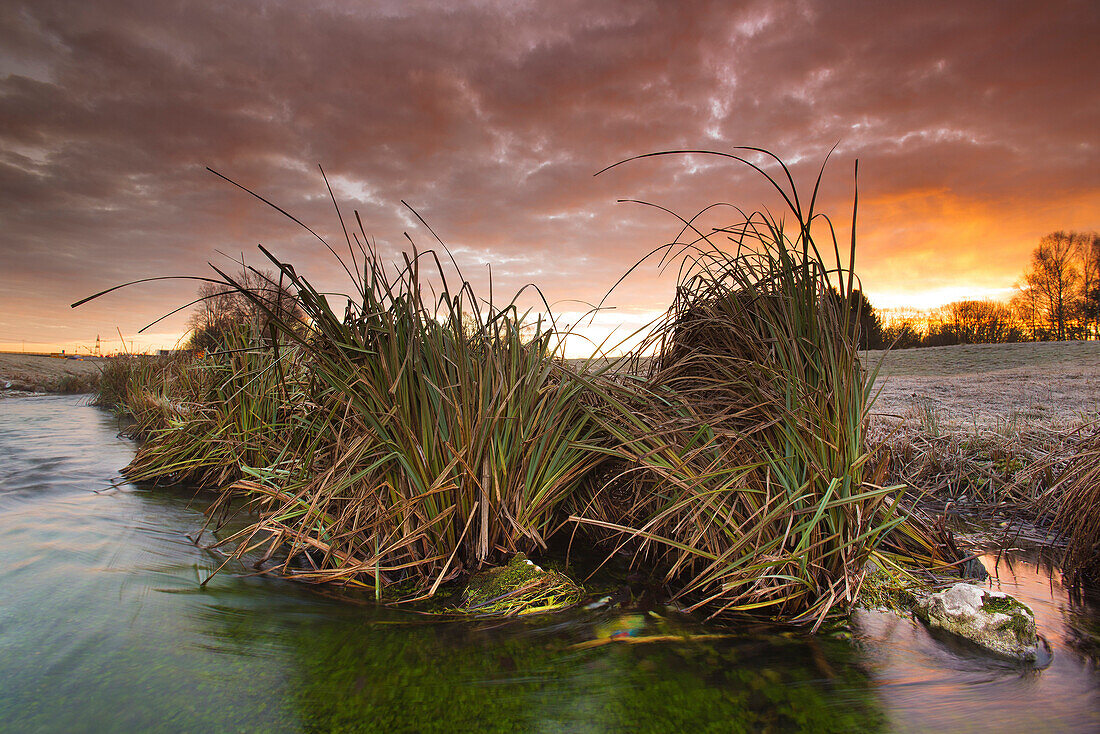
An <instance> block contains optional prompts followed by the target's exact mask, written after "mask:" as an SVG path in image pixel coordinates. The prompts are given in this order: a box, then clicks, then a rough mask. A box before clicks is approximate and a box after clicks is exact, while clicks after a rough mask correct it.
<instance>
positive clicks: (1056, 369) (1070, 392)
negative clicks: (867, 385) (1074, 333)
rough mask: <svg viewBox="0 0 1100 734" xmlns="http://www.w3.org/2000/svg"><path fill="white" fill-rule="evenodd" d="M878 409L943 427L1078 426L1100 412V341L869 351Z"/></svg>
mask: <svg viewBox="0 0 1100 734" xmlns="http://www.w3.org/2000/svg"><path fill="white" fill-rule="evenodd" d="M866 363H867V364H868V365H869V366H870V365H875V364H879V363H881V368H880V371H879V379H878V381H877V383H876V387H877V389H880V390H881V392H880V393H879V396H878V399H877V400H876V401H875V404H874V406H873V407H872V414H873V415H878V416H897V417H902V418H918V419H919V418H921V416H924V418H925V419H927V418H928V416H930V415H931V416H934V417H935V420H937V421H939V422H941V423H942V424H943V425H944V426H945V427H947V426H953V427H956V428H962V429H965V428H968V427H969V428H974V429H997V430H1006V429H1007V430H1012V429H1024V428H1031V427H1036V428H1039V427H1042V428H1056V429H1066V428H1076V427H1078V426H1080V425H1082V424H1085V423H1089V422H1093V421H1096V420H1097V419H1098V418H1100V342H1095V341H1093V342H1027V343H1022V344H963V345H958V346H950V347H930V348H923V349H905V350H898V351H893V352H889V353H884V352H881V351H872V352H867V353H866Z"/></svg>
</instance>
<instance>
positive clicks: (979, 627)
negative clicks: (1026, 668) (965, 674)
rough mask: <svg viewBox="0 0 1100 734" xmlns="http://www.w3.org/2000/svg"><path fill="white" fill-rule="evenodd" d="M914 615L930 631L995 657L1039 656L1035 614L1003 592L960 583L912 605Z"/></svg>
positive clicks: (1025, 657) (1026, 657)
mask: <svg viewBox="0 0 1100 734" xmlns="http://www.w3.org/2000/svg"><path fill="white" fill-rule="evenodd" d="M913 613H914V614H915V615H916V616H917V617H918V618H920V619H921V620H922V621H924V622H925V624H927V625H928V626H929V627H931V628H933V629H939V630H943V631H945V632H949V633H951V634H953V635H956V636H958V637H962V638H964V639H966V640H969V641H970V642H973V643H974V644H976V645H979V646H981V647H983V648H985V649H986V650H989V651H990V652H993V653H996V654H998V655H1001V656H1004V657H1008V658H1013V659H1016V660H1028V661H1033V660H1035V659H1036V658H1037V657H1038V652H1039V639H1038V635H1037V634H1036V630H1035V614H1034V613H1033V612H1032V611H1031V609H1029V608H1028V607H1027V605H1025V604H1022V603H1020V602H1018V601H1016V600H1015V599H1013V598H1012V597H1011V596H1008V595H1007V594H1005V593H1003V592H999V591H989V590H987V589H983V588H982V587H980V586H975V585H973V584H966V583H959V584H955V585H954V586H952V587H951V588H949V589H947V590H945V591H941V592H939V593H937V594H928V595H927V596H923V597H921V598H920V599H918V600H917V602H916V604H914V605H913Z"/></svg>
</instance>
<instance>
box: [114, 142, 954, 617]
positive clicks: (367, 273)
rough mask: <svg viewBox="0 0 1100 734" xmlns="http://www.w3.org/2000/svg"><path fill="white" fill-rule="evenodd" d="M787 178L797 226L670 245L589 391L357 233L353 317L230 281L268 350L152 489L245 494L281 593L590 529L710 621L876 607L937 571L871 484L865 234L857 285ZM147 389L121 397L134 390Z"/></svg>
mask: <svg viewBox="0 0 1100 734" xmlns="http://www.w3.org/2000/svg"><path fill="white" fill-rule="evenodd" d="M756 152H757V153H760V154H762V155H770V154H766V153H764V152H763V151H756ZM734 157H736V156H734ZM772 159H773V160H774V162H775V163H776V164H778V167H779V170H780V171H781V172H782V174H783V175H784V176H785V178H786V181H787V182H788V183H790V186H789V188H785V187H784V186H781V185H780V184H779V183H776V182H775V180H773V179H769V180H772V183H773V184H774V185H775V187H776V188H777V190H779V191H780V192H781V193H782V195H783V197H784V199H785V202H786V204H787V205H788V206H789V208H790V210H791V212H792V214H793V224H792V225H790V226H787V225H785V223H784V221H783V220H781V219H777V218H775V217H773V216H771V215H770V214H768V213H766V212H765V213H762V214H756V215H752V216H748V217H746V218H745V219H744V221H742V222H740V223H738V224H736V225H734V226H731V227H724V228H721V229H719V230H713V231H708V232H705V233H704V232H701V231H699V230H698V229H696V228H695V226H694V224H692V223H690V222H688V223H686V226H685V228H684V232H685V233H691V235H692V237H691V239H690V240H689V241H688V242H687V243H686V246H685V243H681V242H679V241H678V242H676V243H674V244H673V245H672V246H671V247H670V250H671V251H673V252H675V253H679V254H681V255H682V256H683V267H682V269H681V277H680V280H679V284H678V285H679V287H678V290H677V298H676V301H675V303H674V304H673V305H672V307H671V309H670V310H669V312H668V314H666V316H665V318H664V319H663V320H661V321H660V322H659V323H657V324H656V325H655V328H654V329H653V331H652V333H651V334H650V336H649V338H648V339H647V340H646V341H645V342H644V343H643V345H642V346H641V347H640V348H639V349H638V351H637V352H635V353H634V354H633V355H631V356H630V357H629V358H627V359H626V360H624V361H623V362H622V363H611V362H607V361H604V360H595V359H594V360H593V361H592V362H591V363H590V364H587V365H581V366H580V367H579V368H578V367H574V368H570V367H569V366H567V365H566V363H565V362H564V360H563V359H561V356H560V354H559V349H560V345H561V344H562V342H563V340H562V336H563V335H562V334H561V333H559V332H557V331H556V329H555V326H554V323H553V321H552V317H551V320H547V319H546V318H545V317H539V316H537V315H536V316H532V315H531V313H530V312H528V311H524V310H521V308H520V307H519V306H518V305H517V304H518V296H517V298H513V299H512V300H509V301H507V302H503V303H501V302H494V301H493V299H492V297H491V296H490V297H489V298H488V299H485V298H481V297H479V296H478V295H477V294H475V292H474V290H473V288H472V286H471V285H470V284H469V283H468V282H466V281H464V280H463V279H462V278H461V275H459V276H458V278H457V280H456V279H454V278H453V277H452V278H451V279H450V280H448V278H447V276H446V275H445V272H447V269H446V268H444V266H443V265H442V263H441V262H440V260H439V258H438V257H437V256H436V255H435V253H434V252H426V253H418V252H416V251H415V250H414V251H413V252H412V253H411V254H408V255H405V256H403V263H402V264H401V265H400V266H398V267H396V268H394V267H392V266H390V265H389V264H388V263H387V262H386V261H384V260H383V258H382V257H380V255H379V254H378V253H377V252H376V251H375V250H374V249H373V248H372V247H371V246H370V244H369V243H368V240H367V238H366V233H365V232H364V231H363V228H362V224H361V223H359V227H358V232H352V233H348V230H347V228H344V232H345V234H346V235H347V237H346V238H347V245H348V249H349V252H350V261H346V260H344V259H343V258H340V262H341V264H342V265H343V267H344V269H345V270H346V271H347V273H348V275H349V277H350V279H351V283H352V288H353V292H352V293H351V294H350V295H348V296H346V299H344V300H343V302H342V303H340V304H339V305H338V306H335V307H334V306H333V303H334V302H336V301H337V300H338V299H337V298H336V297H334V296H332V295H331V294H327V293H325V294H323V293H321V292H320V291H318V290H317V289H316V288H315V287H314V286H313V285H312V284H311V283H310V282H309V280H307V279H306V278H305V277H303V276H302V275H301V274H299V273H298V272H297V271H296V270H295V269H294V267H293V266H292V265H290V264H289V263H286V262H283V261H281V260H280V259H279V258H277V257H275V256H274V255H272V254H270V253H269V252H268V251H267V250H263V248H261V250H262V251H263V252H264V254H265V256H266V257H267V258H268V259H269V260H270V261H271V262H272V264H273V265H274V266H275V267H276V268H277V270H278V275H279V282H280V291H281V292H285V293H286V294H287V296H288V297H289V298H290V299H292V300H293V303H294V307H293V308H291V309H283V310H276V309H274V308H272V307H271V306H270V304H267V303H265V300H264V298H263V297H262V295H260V294H257V293H254V292H251V291H250V289H249V288H248V287H247V284H245V283H244V282H243V281H242V279H241V278H239V277H236V276H232V275H229V274H227V273H225V272H223V271H222V270H220V269H217V268H216V269H215V270H216V271H217V274H218V276H219V279H218V280H216V281H212V282H215V283H216V285H217V287H218V288H220V289H228V290H231V291H233V292H237V293H240V294H241V295H242V296H243V297H245V298H247V299H249V300H250V302H251V303H253V304H254V305H255V306H256V308H257V309H258V310H259V311H260V312H262V313H263V314H265V315H266V317H267V318H266V319H265V320H264V321H265V328H266V329H267V332H266V334H265V335H263V338H262V339H261V338H258V337H257V336H256V335H250V336H249V338H248V340H246V341H245V342H242V343H241V344H239V345H236V346H235V347H234V348H228V349H226V350H225V353H224V354H221V355H213V357H214V361H213V362H205V361H203V362H193V363H191V365H190V367H188V369H186V370H184V372H183V374H184V375H185V376H184V377H173V378H172V380H173V381H174V382H171V384H172V385H173V388H172V390H174V391H175V392H172V390H168V389H166V390H165V403H166V404H167V405H168V406H169V408H170V409H169V410H167V411H166V412H165V414H164V415H163V416H162V418H161V419H159V420H160V423H155V422H154V421H153V420H152V419H150V421H149V425H150V426H151V428H150V429H149V430H147V435H148V436H149V440H148V441H147V443H146V445H145V446H144V447H143V448H142V451H141V453H139V456H138V457H137V459H136V460H135V462H134V464H133V465H132V466H131V472H132V476H137V477H141V478H146V479H157V478H169V479H172V480H180V479H188V480H190V481H197V482H200V483H204V484H208V485H217V484H220V483H224V482H227V481H230V480H233V479H236V481H234V482H233V483H232V484H231V485H229V486H228V487H227V488H226V489H225V490H224V492H223V495H222V500H221V502H220V503H219V504H220V505H221V506H226V507H227V506H228V505H229V504H230V503H231V501H232V500H234V499H237V498H242V497H243V498H245V499H246V500H247V501H248V506H249V507H250V508H251V509H252V510H254V511H255V512H256V513H257V515H256V520H255V522H253V523H252V524H251V525H250V526H249V527H247V528H245V529H244V530H242V531H240V532H237V533H235V534H233V535H231V536H229V537H226V538H224V539H222V540H221V541H220V542H219V543H218V545H225V546H227V547H230V548H232V549H233V550H232V553H231V557H242V556H244V555H245V554H248V553H250V552H252V551H257V550H259V551H262V552H263V557H262V559H261V560H260V562H259V563H260V564H265V563H266V562H267V561H269V560H270V559H271V558H273V557H278V559H279V561H278V562H277V563H276V564H275V565H273V566H265V568H267V569H268V570H274V571H277V572H279V573H281V574H283V575H286V576H289V577H292V578H296V579H298V580H302V581H310V582H323V581H338V582H345V583H356V584H372V585H373V586H374V587H375V591H376V594H378V595H381V593H382V590H383V587H385V586H387V585H390V584H396V583H397V582H403V583H402V588H408V586H409V585H408V583H407V582H408V581H409V580H412V581H413V582H414V584H413V585H414V586H417V587H419V589H420V592H421V595H431V594H433V593H434V592H435V591H436V590H437V589H438V588H439V586H440V584H442V583H443V582H445V581H447V580H449V579H452V578H454V577H456V576H458V575H459V574H461V573H464V572H470V571H473V570H475V569H477V568H479V567H481V566H484V565H493V564H497V563H500V562H501V561H503V560H504V559H506V558H508V557H511V556H514V555H515V554H516V553H518V552H536V551H540V550H543V549H545V548H546V547H547V544H548V541H549V539H550V537H551V536H552V535H553V534H554V533H555V532H556V531H557V530H559V529H561V528H562V527H565V526H568V525H570V523H574V524H577V525H579V526H582V527H585V528H589V529H592V530H594V531H595V532H596V533H597V535H598V536H599V537H600V538H602V540H603V541H604V542H609V543H610V547H611V552H616V551H617V550H618V549H622V548H628V549H629V550H630V551H631V552H632V553H633V557H634V559H635V567H636V568H639V569H641V568H646V569H648V568H653V569H656V570H657V571H658V572H659V573H660V574H661V576H662V577H663V579H664V581H665V583H666V584H667V586H668V588H669V589H670V591H671V594H672V595H673V596H674V597H675V598H676V599H677V600H679V601H681V602H682V603H684V604H685V606H688V607H689V608H691V609H699V610H703V611H705V612H706V613H707V614H709V615H711V616H713V615H718V614H725V613H731V612H763V613H767V614H769V615H772V616H776V617H782V618H785V619H794V620H816V621H818V622H820V620H822V619H824V617H825V616H826V615H827V614H828V613H829V611H830V610H831V609H833V608H834V607H835V606H837V605H843V604H846V603H848V602H851V601H854V600H855V599H856V597H857V594H858V587H859V584H860V581H861V579H862V577H863V569H864V565H865V562H866V561H867V560H868V558H869V557H871V556H872V555H873V554H879V556H880V557H881V558H884V559H886V560H887V561H888V563H886V564H885V565H887V566H888V565H889V563H890V562H892V563H895V565H896V564H897V563H904V562H905V560H906V559H914V558H920V559H921V560H922V561H926V562H927V563H929V564H935V563H942V562H943V560H944V559H943V558H942V557H941V556H940V554H939V552H938V550H937V548H936V544H935V542H934V539H932V538H931V535H930V533H928V532H925V531H924V530H923V529H922V528H921V527H920V526H919V525H916V524H913V523H910V522H908V521H907V519H906V517H905V513H904V512H903V509H902V503H901V499H900V497H901V494H902V490H901V488H900V487H884V486H879V484H877V483H876V482H875V480H876V479H877V477H872V476H871V475H870V471H869V469H868V467H869V466H870V465H871V464H870V462H871V459H872V453H873V452H872V451H871V450H869V449H868V443H867V441H866V435H865V421H866V417H867V408H868V406H869V404H870V385H871V380H870V379H869V378H868V375H867V374H866V372H865V370H864V369H863V367H862V366H861V364H860V362H859V357H858V353H857V351H856V346H857V344H858V334H857V333H856V332H855V330H854V328H853V326H852V324H851V323H850V322H849V310H848V309H847V308H846V307H845V306H844V304H847V303H849V302H850V301H851V294H852V292H853V289H854V282H855V281H854V276H853V275H852V272H851V267H852V261H853V260H854V255H855V237H854V226H855V225H854V221H853V237H852V243H851V246H850V249H849V253H848V254H849V257H848V262H847V263H846V264H843V263H842V258H841V254H840V247H839V245H838V244H837V241H836V237H835V234H833V230H832V225H831V223H830V222H829V221H828V220H827V219H825V218H824V217H821V215H819V214H817V213H816V212H815V211H814V201H816V199H817V188H816V186H815V189H814V192H813V197H812V199H811V201H810V202H809V205H808V206H806V207H804V206H803V204H804V202H802V201H800V199H799V196H798V192H797V191H796V190H794V184H793V179H791V176H790V172H789V171H788V170H787V168H786V167H785V166H784V165H783V164H782V162H781V161H779V160H778V159H777V158H774V156H772ZM738 160H742V161H744V162H746V163H748V161H747V160H745V159H741V158H738ZM749 165H751V166H753V167H754V168H756V170H758V171H760V172H761V173H763V170H762V169H761V168H759V167H757V166H756V165H755V164H752V163H749ZM818 182H819V183H820V177H819V179H818ZM279 211H282V210H279ZM337 211H339V210H337ZM284 213H285V212H284ZM288 216H289V215H288ZM291 219H293V217H291ZM356 220H357V221H358V216H357V217H356ZM294 221H296V222H297V221H298V220H296V219H295V220H294ZM299 224H300V222H299ZM341 224H342V225H343V220H342V219H341ZM303 226H304V225H303ZM815 227H816V228H818V229H819V230H820V231H827V232H828V233H829V236H830V237H831V249H832V251H833V255H834V257H835V264H827V263H826V261H825V258H824V257H823V255H822V253H821V251H820V250H819V249H818V245H817V243H816V242H815V239H814V235H813V233H812V232H811V230H812V228H815ZM310 231H311V232H312V230H310ZM322 241H323V240H322ZM325 246H326V247H327V248H328V249H329V250H330V251H331V252H333V253H334V254H335V250H334V249H333V248H332V247H331V246H329V245H328V243H325ZM249 271H250V272H256V273H258V272H259V271H255V270H253V269H251V268H250V269H249ZM203 280H207V281H208V282H210V279H203ZM547 310H549V309H547ZM287 314H293V318H292V317H290V316H288V315H287ZM857 321H858V319H857ZM231 346H232V345H231ZM623 364H626V365H632V367H630V368H628V369H626V370H623V369H621V367H622V365H623ZM142 369H144V367H142ZM128 379H129V378H127V380H128ZM143 379H144V378H143ZM127 380H124V379H122V377H121V376H120V377H119V378H118V379H116V380H114V381H113V382H112V383H110V384H112V385H116V387H112V388H111V389H116V388H117V391H118V392H119V393H120V394H122V393H124V392H125V391H126V390H130V391H131V392H133V390H132V388H130V387H128V386H129V385H130V384H131V383H130V382H127ZM166 380H167V378H166ZM150 383H151V384H152V383H155V380H151V381H150ZM168 384H169V382H167V381H166V382H165V385H168ZM169 393H171V395H170V396H169ZM142 395H143V393H140V391H139V396H138V397H137V398H127V400H128V401H129V402H131V403H134V404H139V403H141V400H144V399H145V398H144V397H142ZM181 395H185V396H188V399H187V400H183V399H181V398H180V396H181ZM597 476H601V477H603V478H604V481H593V477H597ZM582 486H583V487H586V490H585V491H583V492H582V491H581V488H582ZM892 532H893V533H894V534H895V536H894V537H895V540H893V541H891V542H890V544H889V545H886V544H884V541H885V539H886V538H887V536H888V535H889V534H890V533H892ZM880 567H881V564H880Z"/></svg>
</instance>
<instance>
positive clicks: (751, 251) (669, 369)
mask: <svg viewBox="0 0 1100 734" xmlns="http://www.w3.org/2000/svg"><path fill="white" fill-rule="evenodd" d="M739 160H740V159H739ZM745 162H747V161H745ZM776 163H778V164H779V166H780V170H781V171H782V172H783V173H784V174H785V175H786V177H787V179H788V180H789V172H788V171H787V170H786V168H785V166H782V163H781V162H779V161H778V160H777V159H776ZM749 165H753V164H751V163H750V164H749ZM754 167H755V166H754ZM757 170H759V169H757ZM769 180H770V181H772V183H773V184H774V185H775V186H776V188H777V189H779V190H780V192H781V193H782V194H783V196H784V199H785V201H786V203H787V204H788V206H789V209H790V214H791V215H792V217H793V220H794V221H793V224H791V225H785V224H784V222H783V221H782V220H781V219H778V218H776V217H774V216H772V215H771V214H769V213H767V212H763V213H757V214H753V215H750V216H748V217H746V218H745V219H744V220H743V221H741V222H739V223H736V224H734V225H732V226H726V227H721V228H718V229H714V230H710V231H702V230H700V229H698V228H697V227H696V226H695V225H694V224H693V222H694V221H695V220H694V219H692V220H683V221H684V222H685V223H686V225H685V227H684V230H683V234H687V235H688V237H689V239H688V241H687V242H683V241H677V242H674V243H672V245H670V246H669V248H670V250H673V251H676V252H682V253H684V254H683V264H682V266H681V269H680V272H681V276H680V279H679V283H678V288H677V296H676V301H675V302H674V303H673V305H672V307H671V309H670V310H669V312H668V313H667V314H666V316H665V318H664V319H663V320H662V321H661V322H660V323H659V324H658V325H657V328H656V329H654V331H653V332H652V334H651V335H650V337H649V340H648V342H647V343H646V344H645V345H643V347H642V351H641V352H640V353H639V355H640V354H653V355H654V358H653V359H651V360H642V359H637V360H635V365H636V367H637V370H636V372H637V374H636V375H633V376H632V378H631V379H624V380H620V381H619V382H617V383H613V384H611V385H610V386H609V387H607V388H605V389H604V391H603V395H604V397H605V401H604V402H603V403H601V406H600V407H601V409H597V410H596V411H595V413H594V415H595V417H596V420H597V421H598V422H599V423H600V425H601V427H602V428H603V429H604V431H605V432H606V433H607V434H608V435H609V436H610V437H611V442H610V444H609V446H608V447H607V448H606V449H605V451H606V452H607V453H608V454H609V456H611V457H612V460H613V461H614V462H615V464H614V465H615V466H616V467H618V468H619V472H618V474H617V476H615V477H614V481H612V482H610V483H607V484H604V485H603V486H601V487H595V488H594V492H593V494H592V496H591V497H590V499H589V502H588V504H587V505H586V506H585V507H584V508H583V510H582V511H581V512H579V513H578V514H577V515H575V516H574V518H573V519H574V521H576V522H578V523H582V524H584V525H587V526H590V527H594V528H598V529H601V530H603V531H606V532H608V533H610V540H611V542H612V543H613V544H614V545H615V546H616V547H620V548H628V549H630V550H631V552H632V553H633V557H634V559H635V564H636V565H637V566H644V567H649V568H657V569H660V570H661V572H662V575H663V579H664V581H665V583H666V584H667V585H668V587H669V589H670V591H671V593H672V596H673V598H674V599H676V600H679V601H681V602H683V603H685V604H686V606H687V608H688V609H689V610H696V609H698V610H702V611H705V612H707V613H708V614H709V615H710V616H716V615H722V614H729V613H736V612H742V613H743V612H755V613H767V614H770V615H773V616H776V617H781V618H784V619H793V620H805V621H809V620H814V621H817V622H820V620H822V619H824V617H825V615H827V614H828V612H829V611H830V610H831V609H832V608H833V607H834V606H835V605H837V604H846V603H850V602H852V601H854V600H855V598H856V595H857V593H858V586H859V583H860V580H861V579H862V577H863V569H864V566H865V564H866V562H867V560H868V559H869V558H870V557H871V556H872V554H874V553H876V552H877V551H878V550H879V546H880V544H881V543H882V541H883V540H884V539H885V538H886V536H887V535H888V534H889V533H890V532H891V531H892V530H894V529H895V528H897V527H898V526H899V525H901V524H902V523H904V522H905V519H906V518H905V516H904V514H903V513H902V512H901V504H900V503H899V502H898V498H899V496H900V495H901V494H902V488H901V487H899V486H893V487H882V486H879V485H877V484H874V483H873V482H872V481H871V477H870V475H869V472H868V468H867V467H868V461H869V460H870V459H871V458H872V457H873V453H874V452H873V450H872V449H871V448H869V446H868V444H867V441H866V436H865V434H864V429H865V424H866V417H867V410H868V407H869V405H870V403H871V395H870V385H871V383H872V381H871V380H870V379H868V375H867V374H866V371H865V370H864V368H863V366H862V365H861V364H860V361H859V356H858V353H857V344H858V334H857V333H856V332H855V331H854V330H853V328H852V324H851V323H849V321H848V310H847V309H844V308H842V306H841V304H843V303H846V302H847V300H850V293H851V290H852V288H853V284H854V281H853V278H852V275H851V271H850V267H846V266H843V265H842V263H841V257H840V254H839V248H838V246H837V243H836V239H835V236H833V237H831V245H832V247H831V248H830V249H832V251H833V254H834V256H835V264H833V265H830V264H827V263H826V261H825V258H824V257H823V255H822V253H821V250H820V249H819V247H818V245H817V244H816V242H815V240H814V235H813V233H812V227H813V226H814V223H815V221H816V220H817V217H818V215H816V214H815V212H814V211H813V205H812V203H811V204H810V206H809V207H807V208H803V203H802V202H801V201H800V200H799V198H798V192H797V191H795V190H794V187H793V183H792V184H791V187H790V189H789V190H784V189H783V188H782V187H781V186H780V185H779V184H778V183H777V182H776V181H775V180H774V179H770V178H769ZM819 181H820V179H819ZM816 195H817V190H816V188H815V191H814V197H813V198H814V199H816ZM853 226H854V225H853ZM825 229H826V230H827V231H828V233H829V234H830V235H831V234H832V230H831V226H828V227H826V228H825ZM827 236H828V235H827ZM852 259H854V238H853V241H852V246H851V248H850V251H849V263H850V262H851V260H852ZM844 295H847V296H848V299H847V300H846V299H845V298H844V297H843V296H844ZM914 534H915V533H914ZM930 555H933V556H934V555H935V554H934V553H932V554H930Z"/></svg>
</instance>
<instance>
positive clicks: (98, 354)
mask: <svg viewBox="0 0 1100 734" xmlns="http://www.w3.org/2000/svg"><path fill="white" fill-rule="evenodd" d="M95 356H97V357H102V356H103V353H102V352H100V351H99V334H96V335H95Z"/></svg>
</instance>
